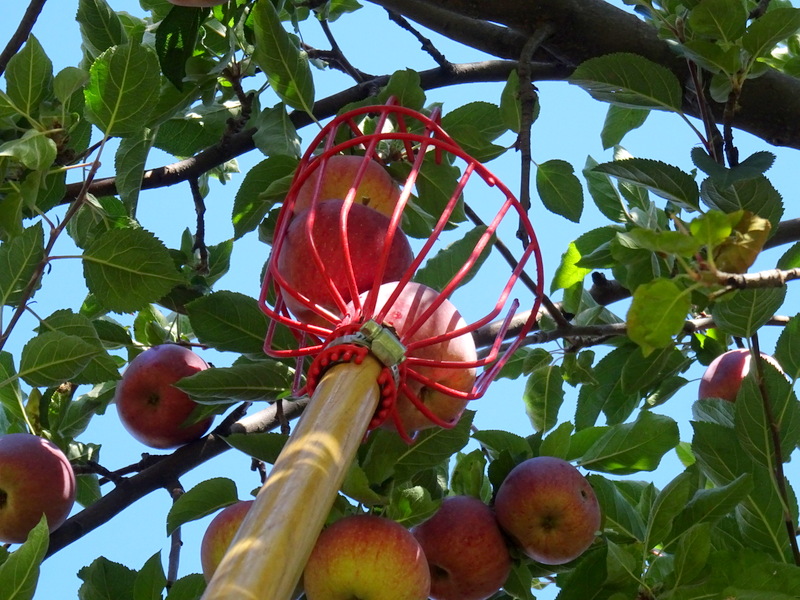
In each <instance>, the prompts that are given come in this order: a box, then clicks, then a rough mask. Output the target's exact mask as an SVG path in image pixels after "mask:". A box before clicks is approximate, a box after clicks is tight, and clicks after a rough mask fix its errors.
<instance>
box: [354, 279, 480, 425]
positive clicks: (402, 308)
mask: <svg viewBox="0 0 800 600" xmlns="http://www.w3.org/2000/svg"><path fill="white" fill-rule="evenodd" d="M397 285H398V284H397V283H396V282H393V283H386V284H384V285H382V286H381V287H380V289H379V291H378V296H377V301H376V304H375V306H376V311H375V312H376V313H377V312H378V311H379V310H378V309H380V308H382V307H383V306H385V305H386V304H387V302H388V301H389V298H390V296H391V294H392V292H393V291H394V290H395V288H396V287H397ZM367 294H368V292H367V293H364V294H362V295H361V296H360V298H361V302H362V304H363V303H364V302H366V298H367ZM439 295H440V294H439V292H437V291H436V290H434V289H432V288H429V287H428V286H426V285H423V284H421V283H414V282H411V283H408V284H407V285H406V286H405V287H404V288H403V290H402V292H401V293H400V295H399V296H398V298H397V300H395V302H394V303H393V304H392V306H391V307H390V308H389V310H388V312H387V313H386V317H385V318H384V319H383V324H384V325H386V326H389V327H391V328H392V329H393V330H394V331H395V332H396V333H397V335H398V336H399V337H400V340H401V341H402V342H403V343H404V344H406V346H408V345H409V344H413V343H416V342H421V341H423V340H425V339H430V338H433V337H436V336H439V335H442V334H445V333H448V332H450V331H453V330H455V329H458V328H460V327H464V326H465V325H466V322H465V321H464V319H463V317H462V316H461V313H459V312H458V309H457V308H456V307H455V305H454V304H453V303H452V302H450V301H449V300H445V301H444V302H443V303H442V304H441V305H440V306H439V307H438V308H436V310H435V312H434V313H433V314H432V315H431V316H430V317H429V318H428V319H426V320H425V322H424V323H423V324H422V326H421V327H420V328H419V329H417V330H416V331H415V332H413V333H412V334H410V335H406V332H407V331H410V329H411V327H412V326H413V325H414V322H415V321H416V320H417V319H418V318H419V317H420V316H421V315H422V314H423V312H424V311H425V310H427V309H428V308H429V307H430V306H431V303H432V302H433V301H434V300H435V299H436V298H437V297H438V296H439ZM351 312H352V308H351ZM407 355H408V356H410V357H413V358H420V359H427V360H438V361H458V362H474V361H476V360H477V359H478V353H477V350H476V348H475V342H474V340H473V338H472V335H471V334H469V333H465V334H462V335H459V336H457V337H455V338H453V339H450V340H446V341H443V342H437V343H434V344H428V345H424V346H420V347H418V348H412V349H410V350H408V352H407ZM409 368H410V369H413V370H414V371H417V372H418V373H420V374H421V375H423V376H425V377H428V378H430V379H431V380H433V381H435V382H437V383H440V384H442V385H446V386H447V387H449V388H452V389H454V390H457V391H460V392H469V391H471V390H472V386H473V384H474V383H475V378H476V376H477V371H476V369H475V368H464V367H444V366H434V365H413V364H411V363H409ZM407 383H408V385H409V387H411V389H412V390H413V391H414V392H415V393H416V395H417V396H418V397H419V399H420V400H422V402H423V404H424V405H425V406H426V407H427V408H428V409H429V410H430V411H431V412H432V413H433V414H434V415H436V416H437V417H439V419H441V420H442V421H445V422H454V421H457V420H458V418H459V417H460V416H461V413H463V412H464V408H465V407H466V405H467V403H468V400H466V399H464V398H456V397H454V396H451V395H448V394H446V393H444V392H442V391H439V390H437V389H434V388H432V387H429V386H426V385H425V384H424V383H422V382H420V381H415V380H413V379H411V378H409V379H408V381H407ZM397 414H398V416H399V418H400V421H401V423H402V426H403V428H404V429H405V431H406V432H407V433H409V434H412V433H414V432H417V431H420V430H422V429H427V428H429V427H434V426H435V424H434V423H433V422H432V421H431V420H430V419H429V418H428V417H427V416H425V415H424V414H423V413H422V412H420V410H419V409H418V408H417V407H416V406H414V404H413V403H412V402H411V400H409V399H408V397H406V396H405V395H403V394H400V395H399V396H398V398H397ZM384 426H385V427H386V428H394V427H395V425H394V423H393V422H391V419H390V420H387V421H386V422H385V424H384Z"/></svg>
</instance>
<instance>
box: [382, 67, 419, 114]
mask: <svg viewBox="0 0 800 600" xmlns="http://www.w3.org/2000/svg"><path fill="white" fill-rule="evenodd" d="M391 96H394V97H395V98H396V99H397V102H398V103H399V104H400V106H405V107H408V108H413V109H414V110H421V109H422V107H423V106H424V105H425V91H424V90H423V89H422V86H421V85H420V77H419V73H418V72H417V71H415V70H414V69H403V70H399V71H395V72H394V73H392V74H391V76H390V77H389V81H388V82H387V83H386V85H385V86H384V87H383V88H382V89H381V91H380V93H379V94H378V103H380V104H385V103H386V101H387V100H388V99H389V98H390V97H391Z"/></svg>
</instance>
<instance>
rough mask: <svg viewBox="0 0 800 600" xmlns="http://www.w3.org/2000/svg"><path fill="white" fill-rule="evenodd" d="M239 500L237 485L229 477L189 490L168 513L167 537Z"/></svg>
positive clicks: (209, 480)
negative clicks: (183, 526) (184, 525)
mask: <svg viewBox="0 0 800 600" xmlns="http://www.w3.org/2000/svg"><path fill="white" fill-rule="evenodd" d="M238 499H239V495H238V492H237V490H236V483H234V481H233V480H232V479H228V478H227V477H214V478H213V479H207V480H206V481H202V482H200V483H198V484H197V485H196V486H194V487H193V488H192V489H190V490H187V491H186V493H185V494H182V495H181V496H180V497H179V498H178V499H177V500H176V501H175V502H174V503H173V504H172V506H171V507H170V509H169V513H167V535H172V532H173V531H175V530H176V529H177V528H178V527H180V526H181V525H183V524H184V523H188V522H189V521H196V520H197V519H202V518H203V517H205V516H208V515H210V514H211V513H214V512H216V511H217V510H219V509H220V508H223V507H225V506H229V505H231V504H233V503H234V502H236V501H237V500H238Z"/></svg>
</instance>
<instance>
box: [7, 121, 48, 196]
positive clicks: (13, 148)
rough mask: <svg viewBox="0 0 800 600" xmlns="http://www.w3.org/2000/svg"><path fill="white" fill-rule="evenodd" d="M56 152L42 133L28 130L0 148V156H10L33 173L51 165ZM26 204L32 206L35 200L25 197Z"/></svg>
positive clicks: (27, 179)
mask: <svg viewBox="0 0 800 600" xmlns="http://www.w3.org/2000/svg"><path fill="white" fill-rule="evenodd" d="M57 151H58V150H57V148H56V144H55V142H54V141H53V140H52V139H50V138H49V137H48V136H47V135H45V134H44V133H43V132H40V131H34V130H28V131H26V132H25V134H24V135H23V136H22V137H21V138H19V139H16V140H11V141H9V142H6V143H5V144H3V145H1V146H0V156H10V157H11V158H14V159H15V160H17V161H18V162H20V163H22V164H23V165H24V166H26V167H27V168H29V169H32V170H35V171H41V170H43V169H46V168H48V167H49V166H50V165H52V164H53V161H54V160H55V158H56V153H57ZM26 181H29V178H26ZM24 195H25V196H27V194H24ZM26 203H27V204H31V205H32V204H34V203H35V198H31V197H27V198H26Z"/></svg>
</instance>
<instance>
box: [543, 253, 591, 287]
mask: <svg viewBox="0 0 800 600" xmlns="http://www.w3.org/2000/svg"><path fill="white" fill-rule="evenodd" d="M581 258H582V257H581V252H580V250H578V246H577V245H576V243H575V242H570V243H569V246H567V250H566V252H564V254H562V255H561V263H560V264H559V265H558V268H557V269H556V272H555V275H553V281H552V282H551V284H550V292H551V293H552V292H554V291H556V290H558V289H568V288H570V287H572V286H573V285H575V284H577V283H581V282H582V281H583V280H584V279H585V278H586V276H587V275H588V274H589V273H591V272H592V270H591V269H588V268H585V267H579V266H578V265H577V263H578V261H579V260H580V259H581Z"/></svg>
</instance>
